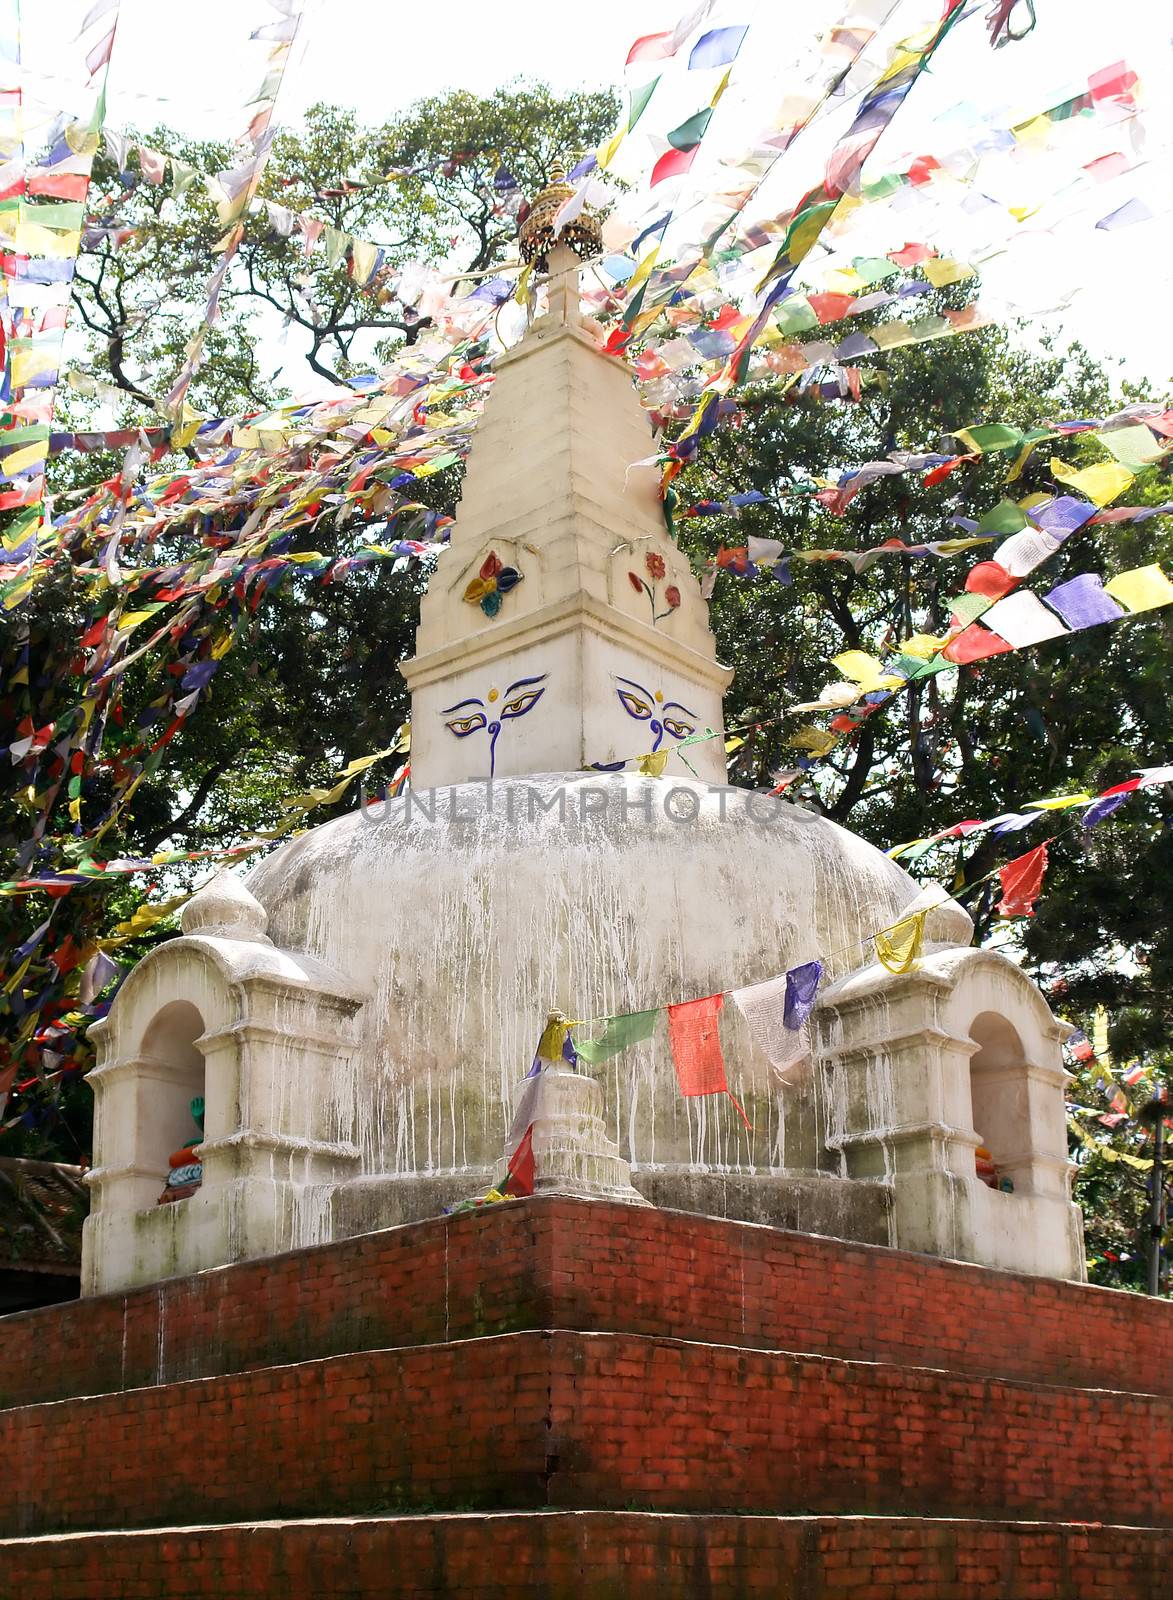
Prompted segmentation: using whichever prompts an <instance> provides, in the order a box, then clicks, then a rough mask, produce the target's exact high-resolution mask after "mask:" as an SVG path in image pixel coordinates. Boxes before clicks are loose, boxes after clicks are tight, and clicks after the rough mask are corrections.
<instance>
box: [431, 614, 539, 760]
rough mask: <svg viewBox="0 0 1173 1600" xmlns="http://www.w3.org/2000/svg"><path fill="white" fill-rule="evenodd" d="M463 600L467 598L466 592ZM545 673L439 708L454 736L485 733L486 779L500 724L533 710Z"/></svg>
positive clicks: (494, 752) (446, 725)
mask: <svg viewBox="0 0 1173 1600" xmlns="http://www.w3.org/2000/svg"><path fill="white" fill-rule="evenodd" d="M465 599H466V600H467V599H468V596H467V595H465ZM546 676H547V675H546V673H544V672H543V673H541V674H540V675H539V676H538V677H536V678H518V680H517V681H516V683H511V684H510V685H509V687H508V688H507V689H506V691H505V693H504V695H502V694H501V692H500V690H499V689H490V690H489V692H488V694H487V696H486V697H485V699H484V700H479V699H477V698H476V697H474V696H470V697H469V698H468V699H467V700H458V701H457V703H456V704H455V705H453V706H448V707H447V708H446V709H445V710H443V711H441V713H440V715H441V716H442V717H443V718H444V719H445V722H444V726H445V727H446V728H447V729H448V732H449V733H451V734H452V735H453V736H454V737H455V738H457V739H468V738H470V737H471V736H472V735H473V734H474V733H487V734H488V736H489V776H490V778H492V777H494V776H495V775H496V771H497V740H498V739H499V738H500V736H501V727H502V724H503V723H505V722H508V721H510V720H512V719H513V718H515V717H524V716H525V714H526V712H527V711H532V710H533V708H534V707H535V706H536V705H537V703H538V701H539V700H540V699H541V698H542V696H543V695H544V694H545V692H546V688H545V684H546ZM498 701H500V702H501V705H500V709H497V702H498Z"/></svg>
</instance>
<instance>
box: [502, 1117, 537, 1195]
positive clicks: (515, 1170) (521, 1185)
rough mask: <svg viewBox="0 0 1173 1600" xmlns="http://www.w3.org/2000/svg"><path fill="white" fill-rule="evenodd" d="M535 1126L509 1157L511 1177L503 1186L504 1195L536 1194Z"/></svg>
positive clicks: (530, 1126) (509, 1176) (527, 1132)
mask: <svg viewBox="0 0 1173 1600" xmlns="http://www.w3.org/2000/svg"><path fill="white" fill-rule="evenodd" d="M534 1175H535V1167H534V1125H533V1123H532V1122H531V1123H530V1125H529V1127H528V1128H527V1129H526V1130H525V1133H524V1135H523V1137H522V1139H521V1141H520V1143H519V1144H518V1146H517V1149H516V1150H515V1151H514V1152H513V1154H512V1155H511V1156H510V1157H509V1175H508V1177H507V1178H506V1179H505V1182H504V1183H503V1184H502V1185H501V1193H502V1194H515V1195H519V1196H520V1195H527V1194H533V1192H534Z"/></svg>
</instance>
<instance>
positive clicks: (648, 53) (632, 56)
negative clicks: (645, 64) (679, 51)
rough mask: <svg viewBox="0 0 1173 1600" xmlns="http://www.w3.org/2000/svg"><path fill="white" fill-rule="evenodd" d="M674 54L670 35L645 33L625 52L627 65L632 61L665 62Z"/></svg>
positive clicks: (674, 48) (674, 50)
mask: <svg viewBox="0 0 1173 1600" xmlns="http://www.w3.org/2000/svg"><path fill="white" fill-rule="evenodd" d="M675 54H676V46H675V45H674V44H673V43H672V34H671V33H670V32H669V33H645V34H644V35H643V37H642V38H640V39H637V40H636V41H635V43H634V44H633V45H632V47H631V49H630V50H629V51H628V52H627V63H626V64H627V65H628V66H629V67H630V66H631V64H632V62H633V61H666V60H667V59H668V57H669V56H674V55H675Z"/></svg>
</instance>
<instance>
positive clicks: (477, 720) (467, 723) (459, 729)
mask: <svg viewBox="0 0 1173 1600" xmlns="http://www.w3.org/2000/svg"><path fill="white" fill-rule="evenodd" d="M484 726H485V716H484V712H482V711H476V712H474V713H473V715H472V716H471V717H456V718H454V719H453V721H451V722H450V723H449V724H448V728H449V730H450V732H452V733H454V734H455V735H456V737H457V738H458V739H467V738H468V736H469V734H470V733H475V732H476V731H477V729H478V728H483V727H484Z"/></svg>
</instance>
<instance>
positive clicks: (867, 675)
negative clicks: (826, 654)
mask: <svg viewBox="0 0 1173 1600" xmlns="http://www.w3.org/2000/svg"><path fill="white" fill-rule="evenodd" d="M831 665H832V666H833V667H838V668H839V671H840V672H841V673H842V674H843V676H844V677H845V678H850V679H851V681H852V683H858V684H859V686H860V688H861V689H862V690H863V691H864V693H865V694H869V693H871V691H872V690H874V689H898V688H899V687H900V685H901V684H902V683H903V682H904V679H903V678H897V677H895V676H893V674H892V673H886V672H885V671H884V669H883V667H882V666H881V664H880V662H879V660H878V659H877V658H876V657H875V656H870V655H868V653H867V651H866V650H845V651H844V652H843V654H842V655H838V656H832V657H831Z"/></svg>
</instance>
